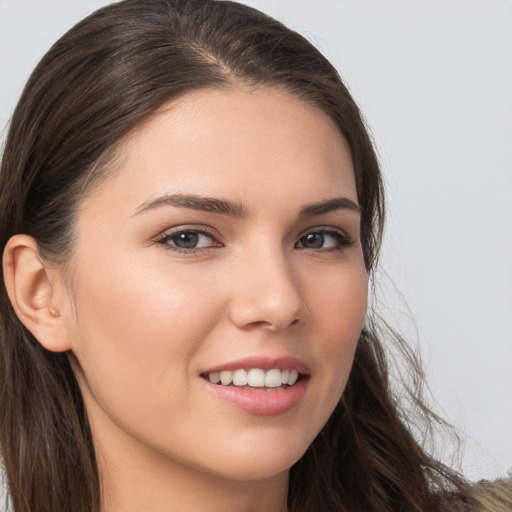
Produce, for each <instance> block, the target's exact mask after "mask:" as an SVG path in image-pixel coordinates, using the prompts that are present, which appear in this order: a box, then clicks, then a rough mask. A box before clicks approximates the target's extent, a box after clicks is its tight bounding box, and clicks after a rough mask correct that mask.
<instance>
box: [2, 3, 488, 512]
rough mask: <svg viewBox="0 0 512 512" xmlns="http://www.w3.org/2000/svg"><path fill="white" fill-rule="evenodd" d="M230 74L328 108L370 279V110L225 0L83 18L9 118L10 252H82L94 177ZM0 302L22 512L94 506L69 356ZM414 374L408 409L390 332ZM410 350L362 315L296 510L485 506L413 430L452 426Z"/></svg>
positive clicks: (380, 203) (5, 413) (6, 195)
mask: <svg viewBox="0 0 512 512" xmlns="http://www.w3.org/2000/svg"><path fill="white" fill-rule="evenodd" d="M236 84H249V85H268V86H273V87H278V88H282V89H283V90H285V91H287V92H289V93H290V94H292V95H295V96H297V97H298V98H300V99H302V100H304V101H306V102H308V103H310V104H311V105H313V106H315V107H317V108H319V109H321V110H322V111H323V112H325V113H326V114H327V115H328V116H329V117H330V118H331V119H332V120H333V121H334V122H335V123H336V125H337V126H338V127H339V129H340V130H341V132H342V133H343V135H344V136H345V138H346V140H347V142H348V144H349V146H350V149H351V152H352V157H353V163H354V168H355V178H356V187H357V193H358V200H359V204H360V205H361V208H362V226H361V229H362V242H363V249H364V256H365V263H366V268H367V271H368V275H369V276H370V279H371V278H372V276H373V274H374V270H375V267H376V264H377V260H378V253H379V247H380V243H381V238H382V229H383V222H384V197H383V187H382V181H381V175H380V171H379V167H378V163H377V159H376V156H375V152H374V149H373V146H372V142H371V139H370V137H369V135H368V132H367V129H366V127H365V125H364V122H363V119H362V116H361V114H360V112H359V110H358V108H357V106H356V104H355V103H354V101H353V99H352V97H351V96H350V94H349V92H348V90H347V89H346V87H345V86H344V84H343V82H342V81H341V79H340V77H339V75H338V73H337V72H336V70H335V69H334V68H333V67H332V65H331V64H330V63H329V62H328V61H327V60H326V59H325V58H324V57H323V56H322V55H321V54H320V53H319V52H318V50H316V49H315V48H314V47H313V46H312V45H311V44H310V43H309V42H308V41H307V40H306V39H305V38H303V37H302V36H300V35H298V34H297V33H295V32H293V31H291V30H289V29H288V28H286V27H285V26H283V25H282V24H281V23H279V22H277V21H275V20H273V19H271V18H269V17H267V16H265V15H264V14H262V13H260V12H258V11H256V10H254V9H252V8H249V7H247V6H244V5H240V4H237V3H234V2H229V1H215V0H125V1H121V2H119V3H115V4H113V5H110V6H108V7H105V8H102V9H100V10H99V11H97V12H96V13H94V14H92V15H91V16H89V17H88V18H86V19H85V20H83V21H81V22H80V23H78V24H77V25H76V26H75V27H73V28H72V29H71V30H70V31H69V32H68V33H67V34H65V35H64V36H63V37H62V38H61V39H60V40H59V41H57V42H56V43H55V45H54V46H53V47H52V48H51V49H50V50H49V52H48V53H47V54H46V55H45V56H44V57H43V59H42V60H41V62H40V63H39V65H38V66H37V67H36V69H35V70H34V72H33V73H32V75H31V77H30V79H29V81H28V83H27V85H26V87H25V89H24V91H23V94H22V97H21V99H20V101H19V103H18V106H17V108H16V110H15V112H14V115H13V117H12V121H11V124H10V129H9V132H8V136H7V141H6V144H5V149H4V153H3V156H2V162H1V172H0V238H1V243H2V247H5V245H6V243H7V241H8V240H9V238H10V237H11V236H13V235H14V234H16V233H25V234H28V235H30V236H32V237H34V238H35V240H37V242H38V247H39V250H40V253H41V255H42V257H44V258H45V259H46V260H47V261H50V262H52V261H56V262H65V261H66V258H67V257H68V256H69V254H70V252H71V251H72V250H73V221H74V218H75V213H76V207H77V204H78V203H79V201H80V199H81V198H82V197H83V196H84V194H87V193H88V192H89V191H90V190H91V188H92V187H94V186H98V184H99V185H101V180H102V179H104V178H105V176H106V174H107V172H108V162H109V159H111V158H114V157H115V150H116V148H117V147H118V146H119V144H120V143H121V141H122V140H123V139H124V138H125V137H126V136H127V135H128V134H129V133H130V132H131V131H133V130H134V129H136V128H137V127H139V126H140V125H141V124H142V123H144V122H145V121H147V120H148V119H150V117H151V116H152V115H153V114H154V113H155V111H156V110H157V109H158V108H159V107H160V106H161V105H163V104H164V103H166V102H168V101H172V99H174V98H178V97H180V96H181V95H183V94H186V93H187V92H189V91H193V90H198V89H202V88H215V87H217V88H219V87H220V88H222V87H228V86H230V85H236ZM0 293H1V297H0V301H1V302H0V350H1V359H0V410H1V416H0V445H1V454H2V458H3V464H4V468H5V473H6V477H7V483H8V486H9V500H10V506H11V507H12V510H14V511H15V512H34V511H37V512H56V511H64V510H65V511H68V512H99V503H100V493H101V488H100V478H99V475H98V467H97V461H96V458H95V450H94V446H93V440H92V436H91V432H90V428H89V424H88V419H87V413H86V410H85V407H84V402H83V399H82V396H81V393H80V390H79V387H78V384H77V381H76V379H75V376H74V374H73V371H72V369H71V365H70V361H69V357H72V356H70V355H68V354H67V353H52V352H49V351H47V350H45V349H44V348H43V347H42V346H41V345H40V344H39V343H38V342H37V341H36V339H35V338H34V337H33V336H32V335H31V334H30V332H29V331H28V330H27V329H25V328H24V327H23V326H22V324H21V323H20V321H19V320H18V318H17V317H16V315H15V312H14V310H13V307H12V305H11V303H10V301H9V299H8V297H7V294H6V290H5V286H2V287H1V291H0ZM384 341H386V343H393V342H394V343H396V344H397V346H398V347H399V350H400V351H401V352H402V354H403V355H404V358H405V360H406V362H407V364H408V365H409V369H410V372H411V375H412V377H413V382H414V383H415V384H416V385H413V386H405V390H406V392H407V396H408V401H407V411H406V410H404V409H403V407H402V406H401V403H403V399H401V398H400V397H399V396H397V390H396V388H395V386H393V385H392V382H391V379H390V376H389V365H388V361H387V358H386V355H385V351H384V347H383V343H384ZM422 383H423V375H422V373H421V369H420V366H419V364H418V362H417V360H416V359H415V357H414V354H413V353H412V351H411V350H409V349H408V348H407V345H405V343H404V342H403V341H402V340H401V339H400V337H398V336H396V335H394V334H393V332H392V331H391V330H390V329H387V328H386V326H385V325H384V324H383V323H382V321H380V320H379V319H378V318H377V317H376V315H372V314H371V313H370V314H369V315H368V318H367V322H366V326H365V328H364V329H363V331H362V333H361V337H360V340H359V345H358V348H357V352H356V356H355V362H354V366H353V369H352V373H351V376H350V379H349V382H348V386H347V388H346V390H345V392H344V394H343V397H342V399H341V401H340V402H339V404H338V406H337V408H336V410H335V411H334V413H333V415H332V417H331V418H330V419H329V421H328V423H327V424H326V425H325V427H324V428H323V430H322V431H321V433H320V434H319V435H318V437H317V438H316V440H315V441H314V442H313V444H312V445H311V447H310V448H309V449H308V451H307V452H306V454H305V455H304V456H303V457H302V459H301V460H300V461H299V462H298V463H297V464H296V465H295V466H294V467H293V468H292V470H291V476H290V488H289V497H288V503H289V510H290V511H291V512H317V511H320V510H323V511H333V512H334V511H337V512H345V511H346V512H349V511H350V512H352V511H355V510H358V511H363V510H364V511H375V512H377V511H378V512H385V511H389V512H391V511H393V512H396V511H400V510H403V511H418V512H419V511H423V512H425V511H444V510H447V511H448V510H451V511H456V510H481V509H483V508H482V507H481V506H480V505H479V504H478V502H477V500H476V498H475V497H474V496H473V494H472V490H471V488H470V486H469V485H468V484H467V483H466V482H465V481H464V479H463V478H462V477H461V476H460V475H459V474H457V473H456V472H454V471H452V470H451V469H449V468H448V467H446V466H444V465H443V464H442V463H441V462H439V461H437V460H435V459H434V458H433V457H432V456H430V455H429V454H428V453H427V451H426V450H425V449H424V447H423V445H422V442H421V441H422V440H421V439H417V438H416V437H415V436H414V435H413V433H412V432H411V430H413V429H412V427H413V425H418V424H420V425H421V426H422V429H423V430H424V431H431V430H432V429H433V428H434V427H435V426H436V425H440V426H441V427H443V428H444V424H443V422H442V421H441V420H440V419H439V418H438V417H437V416H435V415H434V414H433V413H431V412H430V410H429V409H428V407H427V406H426V405H425V402H424V400H423V398H422V394H421V389H422Z"/></svg>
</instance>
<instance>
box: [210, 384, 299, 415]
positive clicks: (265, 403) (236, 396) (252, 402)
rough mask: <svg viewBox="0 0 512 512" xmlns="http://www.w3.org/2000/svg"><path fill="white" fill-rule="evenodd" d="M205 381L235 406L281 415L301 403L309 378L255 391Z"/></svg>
mask: <svg viewBox="0 0 512 512" xmlns="http://www.w3.org/2000/svg"><path fill="white" fill-rule="evenodd" d="M204 382H205V384H206V385H207V386H208V389H210V390H211V391H212V392H213V393H215V395H216V396H217V397H219V398H220V399H221V400H224V401H225V402H227V403H228V404H230V405H231V406H233V407H236V408H238V409H241V410H243V411H245V412H248V413H249V414H253V415H255V416H279V415H280V414H284V413H286V412H288V411H291V410H292V409H294V408H295V407H297V405H299V403H300V402H301V401H302V399H303V398H304V394H305V393H306V389H307V386H308V383H309V378H308V377H301V378H300V379H299V380H298V381H297V382H296V383H295V384H294V385H293V386H290V387H288V388H284V389H279V390H273V389H272V388H265V389H255V390H254V391H252V390H248V389H243V388H237V387H235V386H222V385H220V384H212V383H211V382H208V381H207V380H205V381H204Z"/></svg>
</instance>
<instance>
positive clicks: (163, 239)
mask: <svg viewBox="0 0 512 512" xmlns="http://www.w3.org/2000/svg"><path fill="white" fill-rule="evenodd" d="M185 234H191V235H196V236H199V237H201V236H205V237H208V238H210V239H211V240H212V241H213V242H214V244H211V245H208V246H206V247H190V248H185V247H177V246H176V245H171V244H170V243H169V242H170V241H171V240H172V239H173V238H176V237H178V236H179V235H185ZM318 234H320V235H322V236H323V237H324V239H323V241H325V238H326V237H332V238H333V239H334V240H335V242H336V246H335V247H328V248H324V247H318V248H311V247H298V244H299V243H301V240H304V239H305V238H306V237H307V236H309V235H318ZM156 243H157V244H158V245H161V246H163V248H164V249H165V250H166V251H173V252H176V253H179V254H189V255H194V254H198V253H202V252H205V251H208V250H209V249H215V248H219V247H223V245H222V243H221V242H219V241H218V240H217V238H216V236H215V235H214V233H213V232H210V231H209V230H207V229H200V228H192V227H191V228H183V227H179V228H176V229H175V230H172V231H171V232H166V233H163V234H162V235H161V236H160V237H159V238H157V240H156ZM302 243H304V242H302ZM353 244H354V241H353V240H352V239H351V238H350V237H349V236H348V235H347V234H345V233H344V232H343V231H341V230H336V229H332V228H322V227H318V228H314V229H311V230H309V231H307V232H306V233H304V234H303V235H301V236H300V237H299V239H298V240H297V242H296V243H295V246H294V247H295V248H297V249H309V250H313V251H315V252H320V251H321V252H343V250H344V249H345V248H347V247H350V246H351V245H353Z"/></svg>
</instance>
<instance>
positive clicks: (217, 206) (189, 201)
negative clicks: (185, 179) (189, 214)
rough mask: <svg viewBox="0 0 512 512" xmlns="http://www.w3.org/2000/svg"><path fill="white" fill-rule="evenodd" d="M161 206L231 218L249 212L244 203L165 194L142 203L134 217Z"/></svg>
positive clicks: (189, 195) (243, 215)
mask: <svg viewBox="0 0 512 512" xmlns="http://www.w3.org/2000/svg"><path fill="white" fill-rule="evenodd" d="M161 206H177V207H181V208H188V209H189V210H198V211H202V212H210V213H220V214H222V215H229V216H230V217H245V216H247V210H246V209H245V207H244V205H243V204H242V203H235V202H233V201H227V200H225V199H216V198H214V197H202V196H197V195H195V194H165V195H163V196H160V197H157V198H156V199H153V200H151V201H147V202H145V203H142V204H141V205H140V206H139V207H138V208H137V209H136V210H135V213H134V215H138V214H139V213H142V212H146V211H148V210H154V209H156V208H160V207H161Z"/></svg>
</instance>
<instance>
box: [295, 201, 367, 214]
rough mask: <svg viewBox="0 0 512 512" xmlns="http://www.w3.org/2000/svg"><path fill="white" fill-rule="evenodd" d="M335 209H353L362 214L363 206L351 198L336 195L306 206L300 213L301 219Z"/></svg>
mask: <svg viewBox="0 0 512 512" xmlns="http://www.w3.org/2000/svg"><path fill="white" fill-rule="evenodd" d="M334 210H352V211H354V212H356V213H358V214H361V208H360V207H359V205H358V204H357V203H355V202H354V201H352V199H349V198H348V197H334V198H332V199H326V200H325V201H320V202H319V203H311V204H308V205H306V206H304V208H302V209H301V211H300V213H299V219H304V218H306V217H313V216H314V215H322V214H324V213H329V212H332V211H334Z"/></svg>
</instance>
